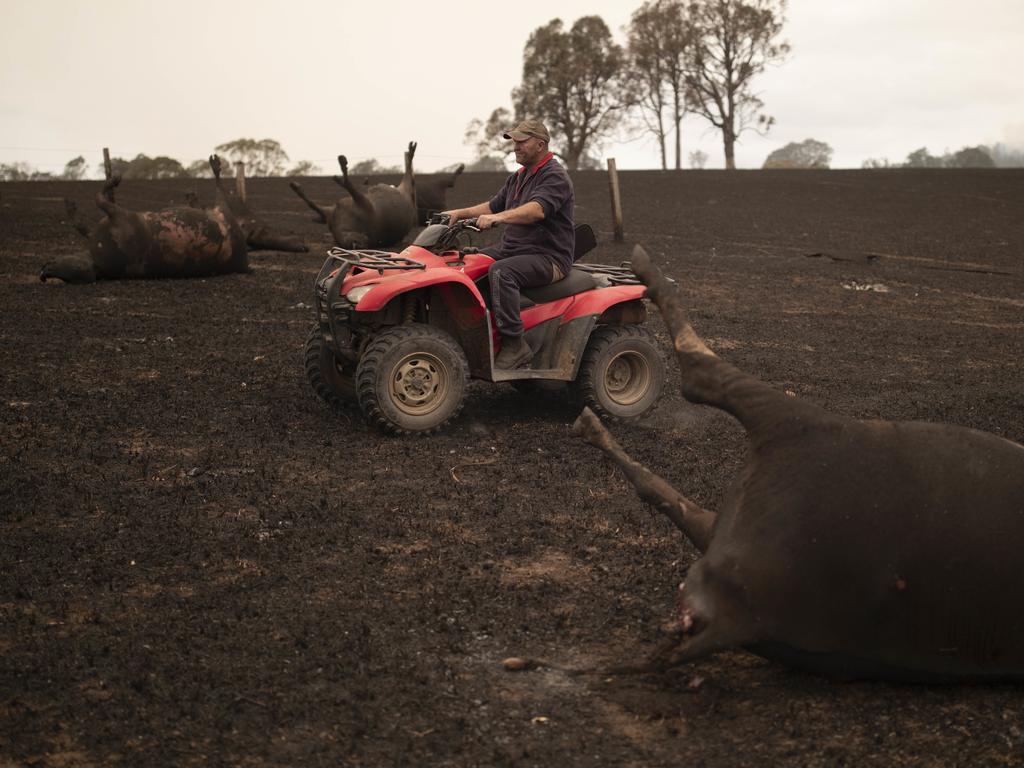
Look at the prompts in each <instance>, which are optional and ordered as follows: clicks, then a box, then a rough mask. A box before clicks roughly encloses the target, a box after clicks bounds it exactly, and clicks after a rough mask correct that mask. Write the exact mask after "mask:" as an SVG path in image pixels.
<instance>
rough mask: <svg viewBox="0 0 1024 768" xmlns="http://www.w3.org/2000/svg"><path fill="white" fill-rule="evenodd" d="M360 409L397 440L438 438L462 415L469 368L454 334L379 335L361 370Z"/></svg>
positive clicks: (398, 331) (405, 328)
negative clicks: (414, 435)
mask: <svg viewBox="0 0 1024 768" xmlns="http://www.w3.org/2000/svg"><path fill="white" fill-rule="evenodd" d="M355 381H356V394H357V396H358V399H359V407H360V408H362V410H363V413H365V414H366V417H367V418H368V419H369V420H370V422H372V423H373V424H375V425H376V426H377V427H379V428H381V429H383V430H384V431H385V432H390V433H392V434H406V433H410V432H433V431H434V430H437V429H440V428H441V427H442V426H444V425H445V424H447V423H448V422H449V421H451V420H452V419H453V418H455V416H457V415H458V413H459V411H460V410H462V402H463V397H464V396H465V393H466V386H467V384H468V382H469V363H468V362H467V361H466V355H465V353H464V352H463V351H462V348H461V347H460V346H459V345H458V343H457V342H456V341H455V339H453V338H452V337H451V336H450V335H449V334H447V333H445V332H444V331H442V330H439V329H437V328H434V327H432V326H429V325H423V324H421V323H410V324H408V325H398V326H395V327H393V328H389V329H387V330H385V331H382V332H381V333H379V334H377V335H376V336H375V337H374V338H373V339H372V340H371V341H370V343H369V344H368V345H367V347H366V350H365V351H364V353H363V356H362V357H361V358H360V360H359V365H358V367H357V368H356V378H355Z"/></svg>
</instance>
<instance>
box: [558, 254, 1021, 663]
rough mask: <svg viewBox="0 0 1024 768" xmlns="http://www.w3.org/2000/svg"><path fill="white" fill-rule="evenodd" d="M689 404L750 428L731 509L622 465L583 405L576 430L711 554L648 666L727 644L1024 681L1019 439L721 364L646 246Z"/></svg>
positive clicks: (771, 654)
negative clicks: (889, 417) (853, 414)
mask: <svg viewBox="0 0 1024 768" xmlns="http://www.w3.org/2000/svg"><path fill="white" fill-rule="evenodd" d="M633 267H634V269H635V271H636V273H637V274H638V275H639V276H640V277H641V278H642V279H643V281H644V282H645V283H646V284H647V286H648V295H649V296H650V297H651V298H652V299H653V300H654V301H655V302H656V303H657V305H658V307H659V308H660V310H661V313H662V316H663V317H664V319H665V323H666V325H667V326H668V329H669V332H670V334H671V336H672V339H673V342H674V345H675V349H676V353H677V356H678V359H679V365H680V369H681V371H682V392H683V395H684V396H685V397H686V399H687V400H689V401H691V402H694V403H703V404H707V405H711V406H714V407H717V408H721V409H722V410H725V411H727V412H728V413H730V414H731V415H733V416H734V417H735V418H736V419H738V420H739V422H740V423H741V424H742V425H743V426H744V427H745V428H746V430H747V436H748V441H749V445H748V459H747V463H746V466H745V467H744V468H743V470H742V471H741V472H740V474H739V476H738V477H737V478H736V480H735V481H734V483H733V485H732V488H731V489H730V491H729V493H728V494H727V497H726V499H725V501H724V504H723V506H722V508H721V509H720V510H719V511H718V512H717V514H716V513H714V512H711V511H708V510H704V509H701V508H700V507H698V506H697V505H696V504H694V503H693V502H692V501H690V500H688V499H687V498H685V497H684V496H682V495H681V494H679V493H678V492H677V491H675V490H674V489H673V488H672V487H671V486H669V485H668V484H667V483H666V482H665V481H664V480H663V479H662V478H660V477H658V476H656V475H654V474H652V473H651V472H650V471H648V470H647V469H646V468H644V467H643V466H641V465H639V464H637V463H636V462H634V461H632V460H631V459H629V458H628V457H627V456H626V454H625V453H624V452H623V450H622V449H621V448H620V447H619V446H618V445H617V444H616V443H615V441H614V440H613V439H612V437H611V435H610V434H609V433H608V432H607V430H606V429H605V428H604V427H603V426H602V425H601V423H600V422H599V421H598V419H597V418H596V417H595V416H594V415H593V414H592V413H590V412H588V411H585V412H584V413H583V414H582V415H581V416H580V418H579V420H578V421H577V423H576V426H575V429H576V431H577V434H580V435H582V436H583V437H584V438H585V439H586V440H587V441H589V442H591V443H592V444H594V445H596V446H598V447H599V448H601V449H602V450H603V451H604V452H605V453H606V454H607V455H608V456H609V457H610V458H611V459H612V460H613V461H614V462H615V463H616V464H617V465H618V466H619V467H620V468H621V469H622V470H623V472H624V473H625V474H626V476H627V477H628V479H629V480H630V482H631V483H632V484H633V485H634V486H635V488H636V490H637V492H638V493H639V495H640V497H641V498H642V499H644V500H645V501H647V502H649V503H651V504H652V505H654V506H655V507H656V508H657V509H658V510H660V511H661V512H663V513H664V514H665V515H667V516H668V517H669V518H670V519H671V520H672V522H673V523H674V524H675V525H676V526H677V527H678V528H679V529H680V530H681V531H682V532H683V533H684V534H685V535H686V536H687V537H688V538H689V539H690V540H691V541H692V542H693V544H694V545H695V546H696V547H697V548H698V549H699V550H700V551H701V552H702V553H703V554H702V556H701V558H700V559H699V560H698V561H697V562H696V563H695V564H694V565H693V566H692V567H691V568H690V569H689V573H688V574H687V577H686V581H685V583H684V584H682V585H680V592H679V604H680V619H679V624H678V633H677V635H676V636H675V637H674V638H673V640H672V641H671V642H670V643H669V644H668V645H667V646H666V647H665V648H663V649H662V650H661V651H660V652H659V653H658V654H656V655H655V657H654V658H652V659H651V661H650V663H649V664H648V665H645V667H644V668H645V669H651V670H654V669H664V668H669V667H672V666H675V665H678V664H682V663H684V662H689V661H694V660H696V659H700V658H701V657H704V656H706V655H708V654H711V653H714V652H715V651H719V650H722V649H727V648H735V647H743V648H746V649H748V650H750V651H753V652H754V653H757V654H759V655H761V656H764V657H766V658H769V659H774V660H777V661H780V662H783V663H785V664H788V665H791V666H794V667H798V668H801V669H806V670H810V671H814V672H819V673H823V674H828V675H831V676H837V677H843V678H880V679H896V680H910V681H927V682H943V681H959V680H1021V679H1024V609H1022V607H1021V606H1022V605H1024V568H1022V567H1021V564H1020V551H1021V546H1022V543H1024V446H1021V445H1018V444H1016V443H1013V442H1010V441H1009V440H1004V439H1002V438H1000V437H996V436H995V435H992V434H988V433H985V432H980V431H977V430H974V429H967V428H964V427H957V426H951V425H945V424H930V423H923V422H887V421H856V420H854V419H850V418H845V417H842V416H837V415H834V414H831V413H828V412H826V411H824V410H822V409H821V408H819V407H817V406H815V405H812V404H811V403H807V402H804V401H802V400H799V399H797V398H794V397H790V396H787V395H786V394H784V393H783V392H780V391H778V390H776V389H773V388H772V387H770V386H768V385H767V384H764V383H762V382H761V381H758V380H757V379H755V378H754V377H752V376H749V375H747V374H745V373H743V372H742V371H739V370H738V369H736V368H735V367H733V366H732V365H730V364H728V363H726V362H724V361H722V360H721V359H720V358H718V357H716V356H715V355H714V353H713V352H711V350H709V349H708V348H707V347H706V346H705V345H704V343H703V342H702V341H701V339H700V338H699V337H698V336H697V335H696V333H695V332H694V330H693V328H692V327H691V325H690V323H689V321H688V320H687V316H686V313H685V312H684V310H683V308H682V305H681V299H680V296H679V294H678V291H677V289H676V288H675V287H674V286H673V285H671V284H670V283H669V282H668V281H667V280H666V279H665V278H664V277H663V275H662V274H661V272H660V270H659V269H658V268H657V267H656V266H654V265H653V264H651V262H650V260H649V259H648V257H647V255H646V254H645V253H644V252H643V251H642V249H639V248H637V249H636V251H635V252H634V260H633Z"/></svg>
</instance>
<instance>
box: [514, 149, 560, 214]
mask: <svg viewBox="0 0 1024 768" xmlns="http://www.w3.org/2000/svg"><path fill="white" fill-rule="evenodd" d="M554 156H555V153H554V152H548V153H547V154H546V155H544V158H543V159H542V160H541V161H540V162H539V163H537V164H536V165H535V166H533V168H531V169H530V170H529V172H527V173H523V172H524V171H526V166H525V165H524V166H523V167H522V168H520V169H519V170H518V171H516V173H522V174H523V175H522V176H520V177H519V180H518V181H517V182H516V185H515V188H514V189H513V191H512V198H513V199H514V200H516V201H517V203H518V200H519V193H520V192H522V191H523V187H524V186H525V185H526V181H527V179H529V178H530V177H531V176H536V175H537V171H539V170H540V169H541V168H543V167H544V166H545V165H547V163H548V161H549V160H550V159H551V158H552V157H554Z"/></svg>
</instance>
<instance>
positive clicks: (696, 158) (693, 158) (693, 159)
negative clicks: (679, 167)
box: [690, 149, 708, 171]
mask: <svg viewBox="0 0 1024 768" xmlns="http://www.w3.org/2000/svg"><path fill="white" fill-rule="evenodd" d="M707 162H708V153H707V152H705V151H704V150H702V149H696V150H694V151H693V152H691V153H690V167H691V168H696V169H697V170H699V171H702V170H704V166H705V165H706V164H707Z"/></svg>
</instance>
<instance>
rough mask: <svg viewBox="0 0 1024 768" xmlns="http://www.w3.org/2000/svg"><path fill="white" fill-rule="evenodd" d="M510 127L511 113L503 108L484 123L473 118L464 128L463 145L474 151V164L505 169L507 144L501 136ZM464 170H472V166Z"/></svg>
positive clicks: (497, 110)
mask: <svg viewBox="0 0 1024 768" xmlns="http://www.w3.org/2000/svg"><path fill="white" fill-rule="evenodd" d="M511 127H512V113H511V112H509V111H508V110H507V109H505V108H504V107H498V108H497V109H495V110H494V111H492V112H491V115H490V117H488V118H487V121H486V122H484V121H483V120H480V119H479V118H473V119H472V120H470V121H469V125H467V126H466V134H465V143H466V144H469V145H470V146H472V147H473V148H474V150H475V151H476V160H475V161H474V164H478V163H482V164H483V165H485V166H488V167H491V166H494V167H497V166H499V165H500V167H502V168H504V167H505V161H504V157H505V155H507V154H508V151H509V147H510V145H509V142H508V140H507V139H505V138H503V137H502V134H503V133H504V132H505V131H507V130H508V129H509V128H511ZM466 170H472V166H471V167H470V168H467V169H466Z"/></svg>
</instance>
